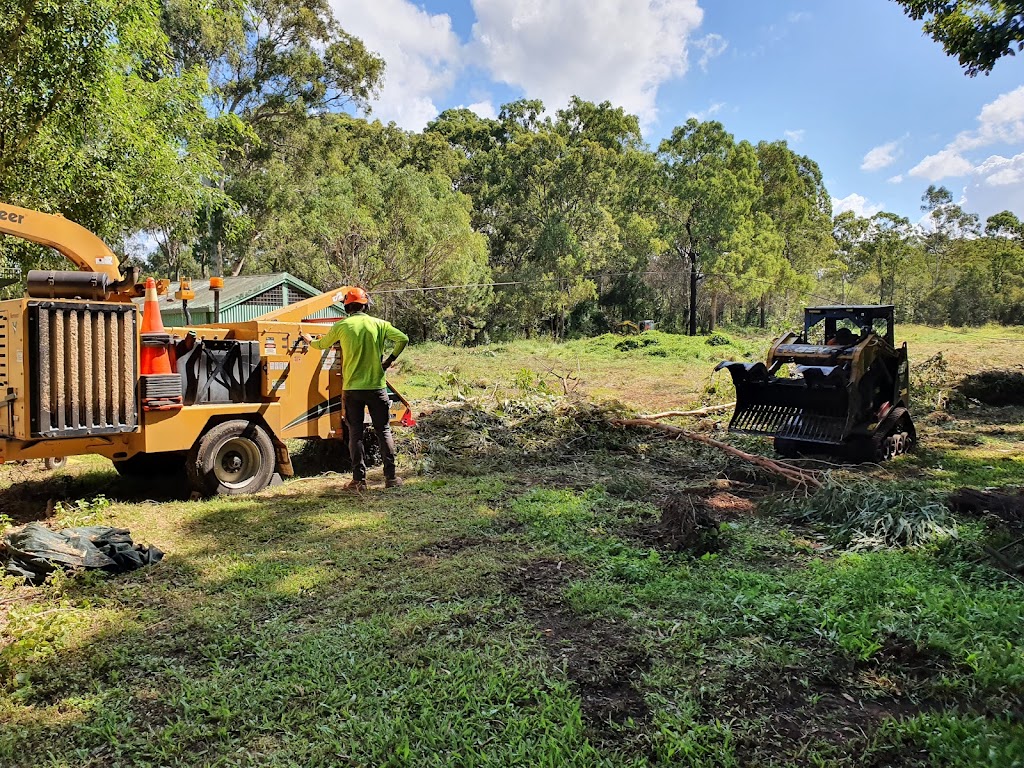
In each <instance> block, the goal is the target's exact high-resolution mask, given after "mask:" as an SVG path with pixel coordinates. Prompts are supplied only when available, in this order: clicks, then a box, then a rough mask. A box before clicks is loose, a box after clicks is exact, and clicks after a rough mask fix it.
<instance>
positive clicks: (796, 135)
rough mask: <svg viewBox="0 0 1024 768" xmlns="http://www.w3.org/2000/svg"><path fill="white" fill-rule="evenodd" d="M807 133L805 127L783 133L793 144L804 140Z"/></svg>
mask: <svg viewBox="0 0 1024 768" xmlns="http://www.w3.org/2000/svg"><path fill="white" fill-rule="evenodd" d="M806 133H807V131H805V130H804V129H803V128H798V129H797V130H795V131H783V132H782V135H783V136H785V137H786V140H787V141H789V142H792V143H793V144H799V143H800V142H801V141H803V140H804V135H805V134H806Z"/></svg>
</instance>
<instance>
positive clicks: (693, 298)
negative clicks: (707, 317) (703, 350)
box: [690, 250, 698, 336]
mask: <svg viewBox="0 0 1024 768" xmlns="http://www.w3.org/2000/svg"><path fill="white" fill-rule="evenodd" d="M697 258H698V257H697V251H694V250H691V251H690V335H691V336H696V335H697Z"/></svg>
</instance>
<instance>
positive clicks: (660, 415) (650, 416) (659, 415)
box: [640, 401, 736, 421]
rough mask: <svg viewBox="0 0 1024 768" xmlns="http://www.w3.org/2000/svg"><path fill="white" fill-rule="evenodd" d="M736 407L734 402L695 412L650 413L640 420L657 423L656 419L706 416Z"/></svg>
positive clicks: (711, 406)
mask: <svg viewBox="0 0 1024 768" xmlns="http://www.w3.org/2000/svg"><path fill="white" fill-rule="evenodd" d="M734 405H736V402H735V401H733V402H731V403H725V404H724V405H709V406H708V407H707V408H698V409H697V410H695V411H665V412H664V413H651V414H648V415H646V416H641V417H640V418H641V419H650V420H651V421H657V420H658V419H671V418H674V417H676V416H707V415H708V414H709V413H720V412H721V411H727V410H729V409H730V408H732V407H733V406H734Z"/></svg>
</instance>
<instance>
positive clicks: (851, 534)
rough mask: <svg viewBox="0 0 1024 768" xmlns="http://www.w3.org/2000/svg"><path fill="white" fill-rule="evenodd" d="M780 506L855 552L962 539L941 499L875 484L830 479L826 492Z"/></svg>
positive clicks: (892, 485)
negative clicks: (820, 528) (824, 529)
mask: <svg viewBox="0 0 1024 768" xmlns="http://www.w3.org/2000/svg"><path fill="white" fill-rule="evenodd" d="M774 506H775V507H776V508H777V509H779V510H780V511H782V512H784V513H785V514H786V515H787V516H789V517H791V518H792V519H795V520H799V521H801V522H806V523H811V524H813V525H819V526H824V527H825V528H826V529H827V530H828V532H829V535H830V536H831V537H832V539H833V541H834V542H835V543H836V544H838V545H840V546H843V547H846V548H847V549H850V550H854V551H869V550H876V549H884V548H888V547H920V546H923V545H926V544H930V543H934V542H937V541H941V540H943V539H948V538H951V537H956V535H957V531H956V522H955V520H954V519H953V515H952V513H951V512H950V510H949V508H948V507H947V506H946V505H945V503H944V502H943V501H942V500H941V498H940V497H939V496H938V495H936V494H935V493H932V492H929V491H922V490H920V489H917V488H912V487H909V486H904V485H900V484H897V483H893V482H880V481H877V480H873V479H870V478H855V477H852V476H847V475H837V474H835V473H830V474H829V475H828V476H827V477H826V479H825V485H824V487H823V488H822V489H821V490H819V491H817V492H815V493H814V494H812V495H810V496H807V497H804V498H790V499H789V500H787V501H784V502H778V501H777V502H775V504H774Z"/></svg>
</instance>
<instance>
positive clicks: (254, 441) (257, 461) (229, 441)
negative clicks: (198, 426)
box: [185, 419, 277, 496]
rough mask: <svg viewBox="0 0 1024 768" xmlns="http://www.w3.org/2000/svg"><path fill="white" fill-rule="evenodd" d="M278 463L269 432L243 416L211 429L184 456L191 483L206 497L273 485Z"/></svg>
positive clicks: (195, 489)
mask: <svg viewBox="0 0 1024 768" xmlns="http://www.w3.org/2000/svg"><path fill="white" fill-rule="evenodd" d="M276 465H277V458H276V456H275V454H274V443H273V441H271V439H270V435H268V434H267V431H266V430H265V429H264V428H263V427H261V426H260V425H259V424H257V423H255V422H252V421H246V420H243V419H233V420H231V421H225V422H223V423H221V424H218V425H216V426H215V427H213V428H212V429H210V431H208V432H207V433H206V434H204V435H203V436H202V437H200V438H199V439H198V440H196V444H195V445H193V446H192V450H191V451H189V453H188V458H186V459H185V471H186V472H187V473H188V480H189V485H190V486H191V487H192V489H193V490H194V491H197V492H199V493H201V494H203V495H204V496H214V495H225V496H235V495H239V494H243V493H256V492H257V491H262V490H263V489H264V488H266V487H267V486H268V485H270V482H271V480H272V479H273V477H274V469H275V467H276Z"/></svg>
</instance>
